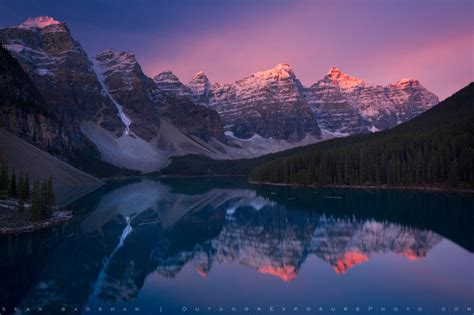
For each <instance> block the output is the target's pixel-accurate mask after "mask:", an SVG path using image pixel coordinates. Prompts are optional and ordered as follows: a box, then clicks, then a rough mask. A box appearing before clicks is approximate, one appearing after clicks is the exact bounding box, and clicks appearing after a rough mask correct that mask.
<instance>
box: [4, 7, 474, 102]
mask: <svg viewBox="0 0 474 315" xmlns="http://www.w3.org/2000/svg"><path fill="white" fill-rule="evenodd" d="M39 15H49V16H52V17H53V18H55V19H56V20H59V21H62V22H65V23H66V24H67V25H68V27H69V29H70V30H71V33H72V36H73V37H74V38H75V39H76V40H78V41H80V42H81V44H82V45H83V47H84V49H85V50H86V52H87V53H88V54H89V56H94V55H95V54H97V53H98V52H100V51H102V50H104V49H107V48H113V49H116V50H123V51H130V52H133V53H134V54H135V55H136V57H137V59H138V61H139V62H140V64H141V66H142V68H143V71H144V72H145V73H146V74H147V75H149V76H154V75H156V74H158V73H160V72H161V71H165V70H171V71H173V72H174V73H175V74H176V75H177V76H178V77H179V78H180V80H181V81H183V82H188V81H189V80H191V77H192V76H193V74H194V73H196V72H198V71H204V72H205V73H206V75H207V76H208V77H209V79H210V80H211V81H212V82H219V83H226V82H234V81H236V80H238V79H241V78H243V77H246V76H249V75H251V74H252V73H255V72H257V71H261V70H266V69H269V68H271V67H274V66H275V65H276V64H279V63H288V64H289V65H290V66H291V67H292V68H293V70H294V71H295V74H296V76H297V77H298V78H299V79H300V80H301V81H302V83H303V84H304V85H311V84H312V83H315V82H316V81H318V80H320V79H321V78H322V77H323V76H324V75H325V74H326V73H327V72H328V71H329V69H330V68H331V67H332V66H336V67H338V68H340V69H341V70H342V71H343V72H345V73H347V74H349V75H352V76H356V77H358V78H360V79H363V80H364V81H366V82H367V83H369V84H380V85H386V84H388V83H391V82H395V81H397V80H399V79H401V78H416V79H418V80H419V81H420V82H421V84H422V85H424V86H425V87H426V88H428V89H429V90H431V91H433V92H434V93H435V94H437V95H438V96H439V97H440V99H444V98H446V97H448V96H449V95H451V94H452V93H454V92H456V91H457V90H459V89H460V88H462V87H464V86H465V85H467V84H468V83H469V82H471V81H474V22H473V21H474V1H472V0H417V1H412V0H383V1H381V0H347V1H344V0H320V1H318V0H175V1H171V0H166V1H165V0H134V1H132V0H130V1H128V0H127V1H126V0H97V1H89V0H82V1H79V0H69V1H63V0H55V1H51V0H41V1H37V0H29V1H22V0H0V27H5V26H11V25H16V24H19V23H21V22H22V21H24V20H25V19H26V18H28V17H30V16H31V17H34V16H39Z"/></svg>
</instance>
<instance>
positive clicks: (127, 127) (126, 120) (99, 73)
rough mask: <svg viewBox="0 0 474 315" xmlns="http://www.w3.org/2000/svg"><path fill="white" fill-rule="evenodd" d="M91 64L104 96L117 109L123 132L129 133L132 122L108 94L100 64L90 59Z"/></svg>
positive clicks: (121, 107)
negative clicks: (123, 126) (123, 128)
mask: <svg viewBox="0 0 474 315" xmlns="http://www.w3.org/2000/svg"><path fill="white" fill-rule="evenodd" d="M92 64H93V69H94V72H95V74H96V76H97V80H98V81H99V83H100V85H101V87H102V91H103V93H104V96H107V97H108V98H109V99H110V100H111V101H112V103H114V105H115V107H117V111H118V114H119V117H120V120H121V121H122V123H123V124H124V125H125V134H126V135H128V134H130V132H131V131H130V125H131V124H132V121H131V120H130V118H128V116H127V115H126V114H125V113H124V111H123V106H122V105H120V104H119V103H118V102H117V101H116V100H115V99H114V98H113V97H112V95H110V93H109V90H108V89H107V86H106V85H105V83H104V75H103V72H102V70H101V68H100V65H99V62H98V61H97V60H92Z"/></svg>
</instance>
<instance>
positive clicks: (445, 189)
mask: <svg viewBox="0 0 474 315" xmlns="http://www.w3.org/2000/svg"><path fill="white" fill-rule="evenodd" d="M248 183H249V184H252V185H268V186H290V187H300V188H312V189H318V188H349V189H385V190H389V189H396V190H421V191H432V192H463V193H470V194H472V193H474V188H464V189H459V188H450V187H436V186H391V185H301V184H285V183H273V182H259V181H254V180H249V181H248Z"/></svg>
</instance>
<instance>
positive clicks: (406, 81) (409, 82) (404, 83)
mask: <svg viewBox="0 0 474 315" xmlns="http://www.w3.org/2000/svg"><path fill="white" fill-rule="evenodd" d="M390 85H391V86H398V87H408V86H412V87H414V86H419V85H420V82H419V81H418V80H417V79H413V78H403V79H400V80H398V81H397V82H395V83H392V84H390Z"/></svg>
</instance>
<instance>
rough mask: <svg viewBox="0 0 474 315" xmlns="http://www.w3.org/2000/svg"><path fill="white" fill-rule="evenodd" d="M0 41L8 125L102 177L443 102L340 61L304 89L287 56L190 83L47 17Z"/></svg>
mask: <svg viewBox="0 0 474 315" xmlns="http://www.w3.org/2000/svg"><path fill="white" fill-rule="evenodd" d="M0 42H1V43H2V45H3V47H4V48H5V49H6V50H2V51H1V56H0V57H1V58H2V60H4V67H5V69H9V70H8V71H6V70H5V71H2V76H1V77H0V86H1V87H2V94H5V95H2V97H1V98H0V100H1V110H0V115H1V118H2V119H1V123H2V126H3V127H5V128H7V129H8V130H10V131H11V132H13V133H15V134H16V135H18V136H20V137H22V138H23V139H25V140H27V141H29V142H31V143H33V144H35V145H37V146H38V147H40V148H42V149H44V150H48V151H49V152H51V153H53V154H55V155H57V156H58V157H60V158H62V159H64V160H66V161H68V162H70V163H73V164H74V165H76V166H78V167H80V168H82V169H84V170H86V171H89V172H93V173H97V174H99V175H100V173H101V170H102V169H104V167H105V165H107V166H110V167H108V168H107V169H108V170H109V171H108V172H112V173H113V171H114V170H115V169H114V167H118V168H126V169H132V170H138V171H141V172H149V171H156V170H159V169H161V168H163V167H165V166H166V165H168V164H169V160H170V157H173V156H182V155H186V154H197V155H205V156H208V157H210V158H213V159H237V158H251V157H255V156H260V155H264V154H268V153H272V152H277V151H281V150H286V149H289V148H293V147H297V146H301V145H306V144H311V143H315V142H319V141H321V140H325V139H329V138H333V137H340V136H347V135H351V134H358V133H371V132H376V131H379V130H384V129H388V128H392V127H394V126H396V125H398V124H400V123H402V122H405V121H407V120H410V119H412V118H413V117H415V116H416V115H418V114H420V113H422V112H424V111H425V110H427V109H429V108H431V107H432V106H433V105H435V104H436V103H438V98H437V96H436V95H434V94H433V93H431V92H430V91H428V90H427V89H425V88H424V87H423V86H422V85H421V84H420V83H419V82H418V81H417V80H416V79H402V80H399V81H397V82H395V83H393V84H389V85H387V86H373V85H369V84H367V83H366V82H364V81H362V80H360V79H358V78H355V77H352V76H349V75H347V74H345V73H343V72H342V71H341V70H339V69H337V68H334V67H333V68H331V69H330V71H329V72H328V74H327V75H326V76H325V77H324V78H322V79H321V80H319V81H317V82H316V83H314V84H313V85H311V86H308V87H306V86H304V85H303V84H302V83H301V82H300V80H299V79H298V78H297V76H296V74H295V73H294V71H293V69H291V67H290V66H289V65H288V64H278V65H277V66H275V67H274V68H272V69H269V70H266V71H260V72H257V73H254V74H253V75H251V76H248V77H246V78H243V79H241V80H238V81H236V82H234V83H226V84H219V83H211V82H210V80H209V79H208V78H207V76H206V75H205V74H204V73H203V72H198V73H196V74H195V75H194V76H193V78H192V80H191V81H190V82H188V83H186V84H185V83H182V82H181V81H180V80H179V79H178V77H177V76H176V75H174V74H173V73H172V72H171V71H165V72H162V73H160V74H158V75H156V76H154V77H153V78H150V77H148V76H146V75H145V74H144V72H143V70H142V68H141V66H140V64H139V62H138V61H137V59H136V58H135V56H134V55H133V54H132V53H129V52H123V51H116V50H112V49H107V50H104V51H103V52H101V53H99V54H98V55H97V56H95V57H89V56H88V55H87V54H86V52H85V51H84V49H83V48H82V46H81V44H80V43H79V42H78V41H77V40H75V39H74V38H73V37H72V35H71V31H70V30H69V28H68V27H67V25H66V24H65V23H63V22H59V21H56V20H54V19H53V18H51V17H45V16H43V17H36V18H29V19H27V20H26V21H25V22H23V23H21V24H19V25H17V26H13V27H7V28H3V29H0ZM9 54H11V55H12V56H13V57H14V60H13V58H11V57H10V56H9ZM15 60H16V61H17V62H18V63H19V65H20V66H18V65H17V64H16V61H15ZM3 73H4V74H3ZM13 78H14V80H13ZM13 82H16V83H15V84H13ZM12 85H13V86H12ZM12 87H13V88H14V90H11V88H12ZM9 89H10V90H9ZM4 90H5V93H3V91H4ZM7 90H9V91H7ZM7 95H9V96H8V97H7ZM97 164H99V165H101V167H97V166H95V167H91V165H97ZM102 166H104V167H102ZM101 175H103V173H102V174H101Z"/></svg>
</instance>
